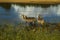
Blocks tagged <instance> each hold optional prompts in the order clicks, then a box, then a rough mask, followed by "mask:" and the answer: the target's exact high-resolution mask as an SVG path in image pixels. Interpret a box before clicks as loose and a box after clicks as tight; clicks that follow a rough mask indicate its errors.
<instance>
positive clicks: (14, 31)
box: [0, 24, 60, 40]
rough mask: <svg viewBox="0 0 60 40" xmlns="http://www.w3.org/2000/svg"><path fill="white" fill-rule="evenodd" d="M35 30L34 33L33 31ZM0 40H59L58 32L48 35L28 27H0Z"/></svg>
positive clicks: (39, 28)
mask: <svg viewBox="0 0 60 40" xmlns="http://www.w3.org/2000/svg"><path fill="white" fill-rule="evenodd" d="M33 30H35V31H33ZM0 40H60V32H59V31H57V30H56V31H54V32H52V33H50V32H49V31H47V30H46V28H45V29H44V31H42V28H41V27H36V28H34V29H31V28H30V26H29V27H28V26H24V27H23V25H22V24H20V25H17V26H15V25H9V24H5V25H0Z"/></svg>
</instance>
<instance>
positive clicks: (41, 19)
mask: <svg viewBox="0 0 60 40" xmlns="http://www.w3.org/2000/svg"><path fill="white" fill-rule="evenodd" d="M37 22H38V24H41V25H43V24H44V22H45V21H44V19H43V18H41V17H40V16H38V20H37Z"/></svg>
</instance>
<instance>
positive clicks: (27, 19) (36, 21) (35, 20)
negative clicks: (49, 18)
mask: <svg viewBox="0 0 60 40" xmlns="http://www.w3.org/2000/svg"><path fill="white" fill-rule="evenodd" d="M22 18H23V20H24V21H25V22H26V23H29V25H30V24H32V26H33V27H35V26H36V24H37V27H39V26H42V28H43V29H42V30H44V27H45V26H46V28H47V31H48V30H49V29H48V27H49V26H50V25H52V24H50V23H46V22H45V20H44V19H43V18H42V17H41V16H40V15H38V18H35V17H27V16H26V15H22ZM54 25H55V24H54ZM55 26H56V25H55ZM58 28H59V30H60V26H59V27H58ZM54 29H56V27H55V28H53V30H54Z"/></svg>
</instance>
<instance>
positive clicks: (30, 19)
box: [22, 15, 45, 25]
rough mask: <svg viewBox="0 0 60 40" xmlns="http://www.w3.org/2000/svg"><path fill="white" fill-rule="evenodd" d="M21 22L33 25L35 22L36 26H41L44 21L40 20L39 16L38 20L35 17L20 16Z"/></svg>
mask: <svg viewBox="0 0 60 40" xmlns="http://www.w3.org/2000/svg"><path fill="white" fill-rule="evenodd" d="M22 18H23V20H25V21H26V22H27V23H35V22H37V23H38V24H41V25H43V24H44V22H45V21H44V19H43V18H40V16H38V19H37V18H35V17H27V16H25V15H22Z"/></svg>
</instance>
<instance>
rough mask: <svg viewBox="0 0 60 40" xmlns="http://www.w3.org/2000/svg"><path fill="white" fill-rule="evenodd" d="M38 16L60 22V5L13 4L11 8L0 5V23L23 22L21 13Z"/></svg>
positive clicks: (52, 21) (49, 20)
mask: <svg viewBox="0 0 60 40" xmlns="http://www.w3.org/2000/svg"><path fill="white" fill-rule="evenodd" d="M22 14H24V15H27V16H29V17H36V18H37V16H38V15H41V16H42V17H43V18H44V20H45V21H46V22H51V23H57V22H60V5H57V6H50V7H48V8H42V7H40V6H38V7H35V6H25V7H24V6H20V5H16V4H12V5H11V7H10V9H9V10H6V9H5V8H3V7H0V23H1V24H3V23H20V22H23V21H22V18H21V15H22Z"/></svg>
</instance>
